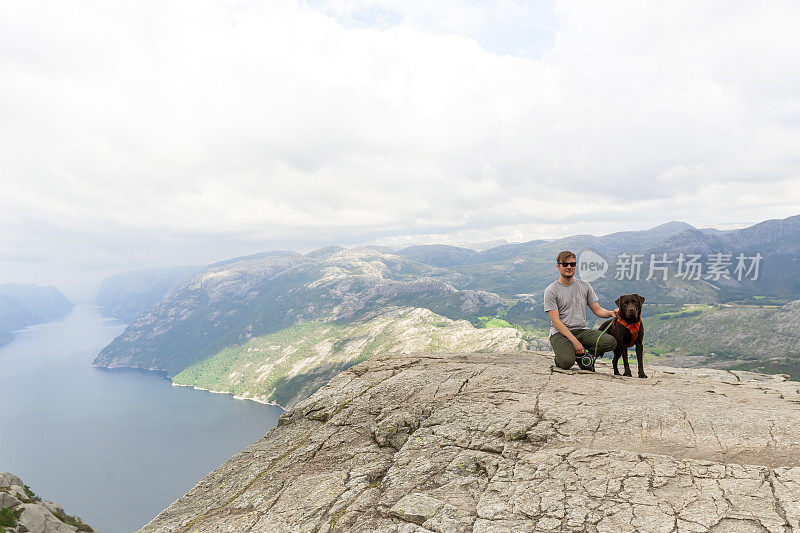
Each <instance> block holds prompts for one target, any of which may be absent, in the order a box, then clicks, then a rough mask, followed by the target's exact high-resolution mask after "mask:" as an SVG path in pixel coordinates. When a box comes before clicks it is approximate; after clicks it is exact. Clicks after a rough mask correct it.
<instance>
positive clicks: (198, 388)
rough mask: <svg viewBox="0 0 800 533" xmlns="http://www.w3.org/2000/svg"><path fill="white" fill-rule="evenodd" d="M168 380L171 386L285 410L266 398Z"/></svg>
mask: <svg viewBox="0 0 800 533" xmlns="http://www.w3.org/2000/svg"><path fill="white" fill-rule="evenodd" d="M170 382H171V383H172V386H173V387H189V388H192V389H194V390H201V391H205V392H210V393H211V394H227V395H229V396H233V399H234V400H242V401H249V402H256V403H260V404H261V405H272V406H275V407H280V408H281V409H283V410H284V411H286V408H285V407H284V406H282V405H281V404H279V403H276V402H268V401H266V400H259V399H258V398H251V397H249V396H241V395H237V394H234V393H232V392H229V391H223V390H212V389H206V388H204V387H198V386H197V385H185V384H183V383H175V382H174V381H172V380H170Z"/></svg>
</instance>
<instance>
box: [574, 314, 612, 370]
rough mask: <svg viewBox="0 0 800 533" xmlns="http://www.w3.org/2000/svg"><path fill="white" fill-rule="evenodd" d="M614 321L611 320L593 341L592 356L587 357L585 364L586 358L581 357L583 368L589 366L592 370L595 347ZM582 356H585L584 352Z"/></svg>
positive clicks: (595, 355) (595, 354) (595, 352)
mask: <svg viewBox="0 0 800 533" xmlns="http://www.w3.org/2000/svg"><path fill="white" fill-rule="evenodd" d="M616 321H617V319H616V318H614V319H613V320H611V322H609V323H608V325H607V326H606V327H605V329H604V330H603V331H601V332H600V335H598V336H597V340H595V341H594V355H589V357H588V362H587V357H586V355H584V356H583V357H581V363H583V364H584V366H591V367H592V368H594V362H595V361H597V347H598V345H599V343H600V337H602V336H603V333H605V332H606V331H608V328H610V327H611V324H613V323H614V322H616ZM584 354H585V352H584Z"/></svg>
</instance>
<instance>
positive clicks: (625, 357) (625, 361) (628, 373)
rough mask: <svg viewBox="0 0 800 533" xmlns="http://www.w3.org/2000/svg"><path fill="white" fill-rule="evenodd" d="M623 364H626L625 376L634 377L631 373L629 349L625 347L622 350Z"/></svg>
mask: <svg viewBox="0 0 800 533" xmlns="http://www.w3.org/2000/svg"><path fill="white" fill-rule="evenodd" d="M622 364H623V365H625V372H623V374H622V375H623V376H628V377H633V374H632V373H631V365H629V364H628V349H627V348H624V349H623V350H622Z"/></svg>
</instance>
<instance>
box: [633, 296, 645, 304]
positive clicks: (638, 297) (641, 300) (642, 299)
mask: <svg viewBox="0 0 800 533" xmlns="http://www.w3.org/2000/svg"><path fill="white" fill-rule="evenodd" d="M634 296H636V298H637V299H638V300H639V303H640V304H643V303H644V296H639V295H638V294H634Z"/></svg>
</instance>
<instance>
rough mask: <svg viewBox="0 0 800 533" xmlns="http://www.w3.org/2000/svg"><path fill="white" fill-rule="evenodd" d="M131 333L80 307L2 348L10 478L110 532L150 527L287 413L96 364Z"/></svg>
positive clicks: (3, 453) (1, 431) (3, 427)
mask: <svg viewBox="0 0 800 533" xmlns="http://www.w3.org/2000/svg"><path fill="white" fill-rule="evenodd" d="M124 328H125V326H124V325H123V324H121V323H119V322H117V321H116V320H109V319H103V318H102V317H101V316H100V314H99V313H98V311H97V310H96V309H95V308H93V307H90V306H79V307H76V308H75V309H74V310H73V311H72V312H71V313H70V314H69V315H68V316H67V317H66V318H65V319H64V320H63V321H61V322H54V323H51V324H42V325H38V326H33V327H30V328H28V329H26V330H24V331H22V332H18V333H17V334H16V338H15V340H14V341H13V342H11V343H10V344H8V345H6V346H3V347H2V348H0V384H2V404H1V405H2V407H1V408H0V471H9V472H12V473H13V474H15V475H17V476H19V477H21V478H22V480H23V481H24V482H25V483H26V484H28V485H29V486H30V487H31V488H32V489H33V490H34V491H35V492H36V493H37V494H38V495H39V496H41V497H42V498H43V499H46V500H52V501H56V502H59V503H61V504H62V505H63V506H64V508H65V510H66V511H67V513H68V514H72V515H79V516H80V517H81V518H82V519H83V520H84V521H85V522H86V523H88V524H89V525H91V526H92V527H94V528H96V529H99V530H101V531H103V532H104V533H114V532H129V531H135V530H136V529H138V528H140V527H142V526H143V525H144V524H146V523H147V522H148V521H149V520H150V519H152V518H153V517H154V516H155V515H156V514H158V513H159V512H160V511H161V510H162V509H163V508H165V507H166V506H167V505H169V504H170V503H172V502H173V501H174V500H176V499H177V498H179V497H180V496H181V495H183V494H184V493H186V492H187V491H188V490H189V489H191V488H192V487H193V486H194V485H195V483H197V481H199V479H200V478H201V477H203V476H204V475H205V474H207V473H209V472H210V471H212V470H214V469H215V468H217V467H218V466H219V465H220V464H222V463H223V462H224V461H225V460H226V459H228V458H229V457H230V456H231V455H233V454H234V453H236V452H238V451H239V450H241V449H243V448H245V447H247V446H248V445H249V444H251V443H253V442H255V441H256V440H258V439H259V438H260V437H261V436H263V435H264V433H266V432H267V431H268V430H269V429H270V428H272V427H274V426H275V425H276V424H277V421H278V417H279V416H280V414H281V413H282V410H281V409H280V408H278V407H274V406H268V405H261V404H257V403H254V402H245V401H239V400H234V399H233V398H232V397H230V396H228V395H222V394H210V393H207V392H203V391H197V390H193V389H189V388H185V387H173V386H172V385H171V384H170V383H169V381H167V380H165V379H163V378H161V377H159V376H157V375H155V374H151V373H148V372H136V371H125V370H119V371H109V370H103V369H97V368H93V367H91V362H92V360H93V359H94V358H95V356H96V355H97V354H98V352H99V351H100V350H101V349H102V348H103V347H104V346H105V345H106V344H108V343H109V342H111V340H113V339H114V337H116V336H117V335H119V334H120V333H121V332H122V331H123V330H124Z"/></svg>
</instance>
